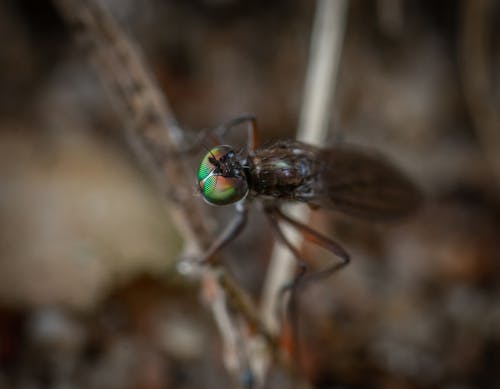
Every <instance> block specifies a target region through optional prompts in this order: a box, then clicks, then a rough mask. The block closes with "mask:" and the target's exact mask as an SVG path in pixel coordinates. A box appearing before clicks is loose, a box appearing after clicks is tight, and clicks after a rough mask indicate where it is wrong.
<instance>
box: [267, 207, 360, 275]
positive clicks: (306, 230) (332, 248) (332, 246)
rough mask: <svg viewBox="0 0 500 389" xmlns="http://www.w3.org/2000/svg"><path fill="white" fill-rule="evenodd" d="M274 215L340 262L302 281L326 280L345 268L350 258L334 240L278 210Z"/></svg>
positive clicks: (276, 209)
mask: <svg viewBox="0 0 500 389" xmlns="http://www.w3.org/2000/svg"><path fill="white" fill-rule="evenodd" d="M274 213H275V215H276V217H277V218H278V219H280V220H283V221H284V222H286V223H288V224H290V225H292V226H293V227H295V228H296V229H297V230H299V231H300V232H301V233H302V235H303V236H304V238H305V239H306V240H308V241H310V242H312V243H314V244H317V245H318V246H321V247H323V248H324V249H326V250H327V251H329V252H331V253H332V254H333V255H335V256H336V257H337V258H338V259H339V260H340V261H336V262H335V263H333V264H332V265H331V266H329V267H327V268H326V269H323V270H320V271H318V272H316V273H313V274H310V275H308V276H307V277H306V279H304V280H303V281H307V282H310V281H313V280H317V279H321V278H326V277H328V276H330V275H331V274H333V273H335V272H337V271H338V270H340V269H342V268H343V267H345V266H347V264H349V262H350V256H349V254H348V253H347V251H345V250H344V248H342V246H341V245H339V244H338V243H337V242H335V241H334V240H332V239H330V238H328V237H326V236H324V235H322V234H320V233H319V232H318V231H316V230H313V229H312V228H311V227H309V226H307V225H305V224H303V223H301V222H299V221H297V220H295V219H292V218H291V217H290V216H288V215H285V214H284V213H283V212H282V211H281V210H280V209H279V208H275V209H274Z"/></svg>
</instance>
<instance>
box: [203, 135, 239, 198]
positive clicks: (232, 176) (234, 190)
mask: <svg viewBox="0 0 500 389" xmlns="http://www.w3.org/2000/svg"><path fill="white" fill-rule="evenodd" d="M198 186H199V189H200V192H201V194H202V195H203V197H204V199H205V200H206V201H207V202H208V203H210V204H212V205H228V204H232V203H235V202H237V201H239V200H241V199H243V198H244V197H245V196H246V195H247V193H248V182H247V179H246V177H245V174H244V173H243V171H242V169H241V165H240V162H239V160H238V157H237V156H236V154H235V152H234V151H233V149H232V148H231V146H227V145H220V146H216V147H214V148H213V149H212V150H210V151H209V152H208V153H207V154H206V155H205V156H204V157H203V159H202V161H201V163H200V166H199V168H198Z"/></svg>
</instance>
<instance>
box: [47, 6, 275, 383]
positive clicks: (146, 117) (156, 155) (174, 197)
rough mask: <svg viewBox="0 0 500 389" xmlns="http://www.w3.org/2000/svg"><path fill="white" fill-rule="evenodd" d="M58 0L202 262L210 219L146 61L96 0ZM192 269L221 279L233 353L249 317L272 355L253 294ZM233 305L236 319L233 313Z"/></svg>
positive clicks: (220, 302)
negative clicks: (196, 193)
mask: <svg viewBox="0 0 500 389" xmlns="http://www.w3.org/2000/svg"><path fill="white" fill-rule="evenodd" d="M54 1H55V4H56V6H58V8H59V10H60V11H61V14H62V15H63V17H64V18H65V19H66V21H67V22H68V24H70V25H71V26H72V27H73V28H74V30H75V33H76V35H77V38H78V39H79V41H80V43H81V45H82V46H83V47H84V48H85V49H86V50H87V53H88V56H89V58H90V60H91V62H92V63H93V65H94V68H95V70H96V71H97V73H98V75H99V76H100V79H101V81H102V83H103V84H104V85H105V86H106V88H107V90H108V92H109V95H110V97H111V100H112V102H113V103H114V105H115V106H116V108H117V110H118V112H119V114H120V116H119V117H120V119H122V121H123V124H124V126H125V127H126V128H128V130H129V133H130V135H131V140H132V141H133V145H134V147H135V151H136V154H137V155H138V156H139V157H140V159H141V161H142V162H143V163H145V164H146V167H147V168H148V171H149V172H150V173H151V175H152V176H153V177H154V179H155V181H156V183H157V185H158V186H159V187H160V188H161V189H162V190H163V193H164V194H165V199H166V202H167V206H168V209H169V213H170V214H171V215H172V216H173V220H174V222H175V224H176V226H177V228H178V229H179V231H180V232H181V234H182V235H183V237H184V242H185V245H186V244H187V245H189V253H190V255H191V256H197V257H201V253H202V251H203V249H204V248H206V247H208V246H209V244H210V241H211V238H212V237H211V236H210V234H209V232H208V229H207V228H206V225H205V222H204V220H207V218H206V217H204V213H203V211H202V208H201V207H200V201H199V199H198V198H196V197H194V196H192V189H191V188H192V183H191V182H190V181H189V177H191V174H190V171H189V167H188V166H187V165H186V164H185V163H184V162H183V158H177V157H176V156H177V155H178V150H179V149H181V147H182V146H183V142H184V134H183V132H182V129H181V128H180V127H179V126H178V124H177V121H176V119H175V116H174V114H173V111H172V109H171V108H170V105H169V103H168V101H167V99H166V98H165V96H164V94H163V93H162V92H161V91H160V89H159V88H158V87H157V83H156V81H155V79H154V77H153V76H152V75H151V74H150V72H149V68H148V66H147V65H146V64H145V62H144V60H143V59H142V55H141V53H140V50H139V49H138V47H136V46H135V44H133V43H132V41H131V40H130V39H129V38H128V37H127V36H126V35H125V34H124V33H123V32H122V31H121V29H120V28H119V26H118V25H117V24H116V22H115V21H114V19H113V18H112V17H111V15H109V14H108V13H107V12H106V10H105V9H103V8H101V7H100V6H99V4H98V3H97V2H96V1H95V0H54ZM193 267H194V268H196V269H195V270H194V271H193V274H198V275H199V276H200V278H201V279H202V280H203V281H205V280H207V279H214V280H217V281H218V286H220V288H218V289H217V291H218V292H217V298H214V299H212V300H211V302H212V303H213V306H212V307H211V308H212V312H213V313H214V316H215V319H216V322H217V323H219V328H220V330H221V336H222V338H223V341H224V344H225V345H226V347H227V349H228V350H233V351H234V350H235V347H236V346H235V344H236V343H235V342H236V341H235V339H236V338H241V339H244V340H245V341H246V340H247V337H245V336H243V335H242V334H241V325H240V323H239V322H240V318H241V317H243V318H244V319H245V321H246V322H247V323H248V326H251V327H253V328H256V329H257V330H258V331H260V332H259V334H260V336H262V337H263V339H264V340H266V341H267V343H266V344H267V347H268V354H270V355H271V354H272V351H271V350H272V349H274V341H273V339H272V337H271V336H269V335H268V334H267V331H266V330H265V327H264V325H263V324H262V323H261V322H260V319H259V317H258V316H257V314H256V309H255V307H254V305H253V302H252V300H251V299H250V298H249V297H248V295H247V294H246V293H245V292H244V291H243V290H242V289H241V288H239V287H237V285H236V284H235V283H234V282H233V281H232V280H231V278H230V277H229V275H228V274H227V273H226V272H225V271H224V270H223V269H222V268H221V267H220V266H216V265H213V264H211V265H205V266H197V265H193ZM222 294H223V296H222ZM230 307H231V308H230ZM234 307H236V309H237V314H234V313H233V311H234ZM235 334H238V336H236V335H235ZM248 348H249V349H250V347H248ZM244 354H246V353H240V352H235V353H234V355H235V357H236V358H240V360H238V363H235V364H233V365H234V369H231V371H230V372H231V373H232V375H233V377H234V378H235V379H236V381H238V380H240V379H241V376H242V375H243V373H245V372H242V369H247V367H248V366H253V365H256V364H255V363H253V361H252V363H250V362H249V361H248V360H247V358H254V357H253V356H251V355H250V356H247V355H244ZM255 358H260V356H256V357H255Z"/></svg>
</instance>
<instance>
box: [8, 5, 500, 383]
mask: <svg viewBox="0 0 500 389" xmlns="http://www.w3.org/2000/svg"><path fill="white" fill-rule="evenodd" d="M103 3H104V4H105V5H106V7H107V8H108V9H109V10H110V11H111V12H112V14H113V16H114V17H115V18H116V19H117V20H118V22H119V23H120V25H121V26H122V27H123V28H124V29H125V30H126V31H127V32H128V33H129V34H130V35H131V36H133V37H134V39H135V40H136V41H137V42H138V43H139V45H140V47H141V48H142V50H143V52H144V54H145V57H146V58H147V60H148V61H149V64H150V65H151V67H152V69H153V71H154V73H155V75H156V77H157V78H158V80H159V82H160V85H161V87H162V88H163V90H164V91H165V93H166V95H167V96H168V98H169V100H170V102H171V104H172V106H173V108H174V110H175V112H176V115H177V117H178V119H179V121H180V123H181V124H182V125H183V126H184V127H185V128H186V129H188V130H191V131H192V132H193V134H196V132H197V131H198V130H200V129H202V128H207V127H213V126H216V125H218V124H220V123H221V122H223V121H225V120H228V119H230V118H232V117H235V116H238V115H240V114H242V113H247V112H251V113H254V114H255V115H256V116H257V118H258V121H259V127H260V134H261V137H262V138H263V140H264V142H266V141H270V140H272V139H279V138H286V137H289V138H291V137H293V136H294V132H295V129H296V123H297V120H298V114H299V111H300V104H301V99H302V90H303V84H304V76H305V68H306V65H307V60H308V47H309V39H310V29H311V25H312V20H313V16H314V2H312V1H307V0H294V1H282V0H280V1H272V2H268V1H262V0H259V1H253V2H245V1H236V0H223V1H215V0H189V1H181V0H178V1H174V0H172V1H160V0H147V1H138V0H121V1H114V0H106V1H103ZM481 7H483V8H481ZM484 9H487V12H483V13H481V10H484ZM499 20H500V5H499V4H498V2H495V1H489V2H488V1H472V0H470V1H460V2H456V1H441V2H433V1H410V0H379V1H373V2H365V1H361V0H357V1H352V2H351V3H350V8H349V13H348V20H347V30H346V35H345V42H344V48H343V52H342V59H341V68H340V74H339V81H338V88H337V91H336V98H335V103H334V105H333V106H332V107H331V112H332V126H331V132H330V140H329V142H330V144H332V145H333V144H335V143H336V142H350V143H356V144H362V145H367V146H370V147H373V148H376V149H377V150H380V151H381V152H383V153H384V154H387V155H388V156H389V157H390V159H392V160H393V161H395V163H397V164H398V165H399V166H401V168H402V169H403V170H405V171H406V172H408V175H409V176H411V177H413V178H414V179H415V181H416V182H417V183H418V184H419V186H420V187H422V189H423V190H424V192H426V194H427V196H428V201H427V204H426V205H425V206H424V207H423V208H422V209H421V210H420V212H419V213H418V214H417V215H415V216H414V217H413V218H411V219H409V220H406V221H405V222H403V223H399V224H394V225H390V226H387V225H374V224H372V223H366V222H360V221H357V220H352V219H350V218H347V217H345V216H343V215H339V214H333V213H330V214H326V213H324V212H321V211H317V212H315V213H314V215H313V217H312V220H311V223H313V224H314V225H315V226H317V227H318V228H320V229H321V230H323V231H324V232H325V233H327V234H328V235H329V236H334V237H335V238H336V239H337V240H338V241H339V242H342V244H343V245H344V246H345V247H346V248H347V249H348V251H349V252H350V254H351V256H352V258H353V261H352V264H351V265H350V266H349V267H348V268H347V269H346V270H345V271H343V272H341V273H340V274H337V275H336V276H335V277H332V278H331V279H328V280H325V281H322V282H321V283H317V284H314V285H311V286H309V287H308V288H307V289H306V290H305V291H304V292H303V293H302V294H301V302H302V304H301V307H302V308H301V310H300V313H301V328H303V331H302V334H301V335H302V341H303V343H304V344H303V348H304V351H303V354H304V355H303V362H304V366H303V370H304V374H305V375H306V376H307V377H308V379H309V380H310V381H311V382H312V384H313V387H317V388H332V387H348V388H350V387H360V388H361V387H363V388H367V387H377V388H379V387H380V388H427V387H440V388H443V387H444V388H479V387H481V388H495V387H498V386H499V385H500V373H499V371H498V367H499V366H500V304H499V301H500V286H499V285H500V283H499V281H500V202H499V198H500V197H499V191H498V185H499V182H500V181H499V180H500V169H499V166H500V164H498V158H500V147H499V146H500V143H497V142H496V140H497V137H496V136H495V134H496V133H497V132H499V131H500V122H499V121H495V119H491V120H487V119H488V117H489V116H488V115H490V116H491V117H493V118H495V112H496V111H498V109H499V107H500V105H499V104H498V103H499V98H498V97H499V79H500V74H499V72H498V69H500V67H499V66H498V65H499V62H500V50H499V46H498V42H497V41H496V40H495V39H496V38H495V37H498V35H499V32H500V31H499V29H498V25H499V23H498V21H499ZM0 36H2V37H3V39H2V47H1V49H0V387H6V388H11V387H12V388H18V387H19V388H25V387H47V388H63V387H64V388H66V387H76V388H167V387H172V388H200V387H206V388H225V387H231V383H230V380H229V378H228V376H227V373H226V372H225V371H224V368H223V363H222V358H223V350H222V349H221V344H220V339H219V337H218V335H217V331H216V330H215V326H214V324H213V322H212V318H211V316H210V314H209V313H208V311H207V310H206V309H205V308H204V307H203V302H202V301H201V298H200V297H199V289H198V288H197V285H195V284H193V283H192V281H189V280H185V279H183V277H182V276H181V275H179V274H178V273H177V271H176V266H175V261H176V260H177V259H178V257H179V255H180V252H181V251H180V249H181V247H182V242H181V238H180V236H179V234H178V233H177V232H176V231H175V229H174V227H173V226H172V225H171V223H170V221H169V214H168V211H167V210H165V208H164V206H163V203H162V199H161V195H160V194H158V193H157V191H156V189H155V188H154V187H153V185H152V184H151V183H150V181H149V179H148V177H147V175H145V174H144V172H143V170H142V168H141V167H140V164H139V163H138V162H137V160H136V158H135V157H134V155H133V153H132V152H131V151H130V149H129V147H128V144H127V141H126V140H125V138H124V136H123V131H122V128H121V125H122V124H121V122H120V120H119V118H118V117H117V114H116V113H115V111H114V110H113V105H112V103H111V102H110V100H109V99H108V97H107V95H106V92H105V90H104V89H103V88H102V87H101V86H100V84H99V81H98V79H97V77H96V74H95V72H94V70H93V69H92V68H91V67H90V66H89V64H88V62H87V58H86V57H85V53H84V52H82V51H81V50H79V48H78V46H77V45H76V43H75V41H74V40H72V38H71V32H70V30H69V29H67V27H66V26H65V25H64V23H63V21H62V19H61V18H60V17H59V15H58V14H57V12H56V9H55V8H54V6H53V5H52V3H51V2H49V1H29V0H21V1H13V0H6V1H3V2H2V3H1V4H0ZM482 56H484V58H483V57H482ZM482 59H484V61H482ZM496 115H497V116H496V117H497V118H498V113H497V114H496ZM497 154H498V156H497ZM182 157H183V158H184V157H185V158H190V159H192V161H193V162H192V163H193V180H192V181H193V189H192V193H193V196H197V194H196V188H195V185H194V183H195V169H196V164H197V160H198V159H199V158H200V155H192V156H182ZM200 201H202V199H201V198H200ZM206 207H207V209H208V208H209V206H208V205H206ZM209 211H210V212H211V214H212V215H213V226H214V234H216V233H217V230H218V229H219V228H220V226H221V225H223V224H224V223H225V222H226V221H227V220H228V218H230V217H231V211H230V210H227V209H219V208H217V209H209ZM272 244H273V239H272V232H271V230H270V229H269V226H267V224H265V220H264V219H263V218H262V216H261V215H259V214H258V212H257V210H255V212H252V214H251V219H250V223H249V226H248V228H247V229H246V230H245V232H244V233H243V234H242V236H241V237H240V238H239V239H238V240H237V241H235V242H234V243H233V244H231V246H230V247H228V249H227V250H226V252H225V254H226V255H225V257H226V265H227V267H228V269H229V270H230V271H231V273H233V274H234V276H235V277H236V279H237V280H238V282H239V283H240V284H241V285H242V286H243V287H244V288H245V289H246V290H248V291H249V292H250V293H251V294H252V296H254V297H255V299H256V300H258V299H259V296H260V288H261V286H262V282H263V275H264V273H265V269H266V266H267V261H268V258H269V254H270V251H271V247H272ZM305 249H306V250H307V253H308V254H309V255H310V256H312V257H314V258H317V259H318V262H321V259H322V257H323V256H324V255H325V253H323V252H321V250H319V251H316V249H315V248H313V247H309V246H307V247H306V248H305ZM288 384H289V383H288V382H287V380H286V379H285V378H284V377H283V372H281V373H280V372H272V373H271V377H270V383H269V387H286V386H285V385H288Z"/></svg>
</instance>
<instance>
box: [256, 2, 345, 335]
mask: <svg viewBox="0 0 500 389" xmlns="http://www.w3.org/2000/svg"><path fill="white" fill-rule="evenodd" d="M347 5H348V3H347V0H337V1H331V0H319V1H318V3H317V8H316V15H315V19H314V27H313V33H312V37H311V53H310V59H309V65H308V69H307V77H306V84H305V91H304V101H303V106H302V111H301V115H300V121H299V128H298V132H297V139H298V140H300V141H303V142H307V143H311V144H316V145H319V144H321V143H322V142H323V141H324V139H325V138H326V134H327V130H328V126H329V122H330V117H331V109H332V108H331V107H332V101H333V96H334V91H335V86H336V81H337V73H338V68H339V64H340V58H341V51H342V44H343V38H344V30H345V25H346V20H347ZM289 213H290V214H291V215H292V216H294V218H295V219H297V220H302V221H306V220H307V218H308V215H309V212H308V209H307V208H304V207H297V206H293V207H290V208H289ZM283 227H288V226H283ZM283 229H284V230H285V233H286V235H287V237H288V239H289V240H290V242H292V243H293V244H294V245H295V246H296V247H300V245H301V243H302V236H301V235H300V234H299V233H298V232H297V231H296V230H294V229H290V228H283ZM294 269H295V260H294V258H293V256H292V253H290V251H289V250H287V249H286V248H285V247H283V246H282V245H281V244H280V243H277V244H276V245H275V246H274V250H273V254H272V257H271V264H270V267H269V271H268V275H267V278H266V281H265V285H264V292H263V305H262V314H263V320H264V322H265V323H266V325H267V327H268V328H269V329H270V330H271V331H272V332H273V333H277V332H278V330H279V319H278V318H277V316H276V314H277V312H279V309H278V308H279V307H278V305H279V295H280V293H279V291H280V289H281V288H282V287H283V285H285V284H287V283H288V282H289V281H290V280H291V279H292V278H293V273H294Z"/></svg>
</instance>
